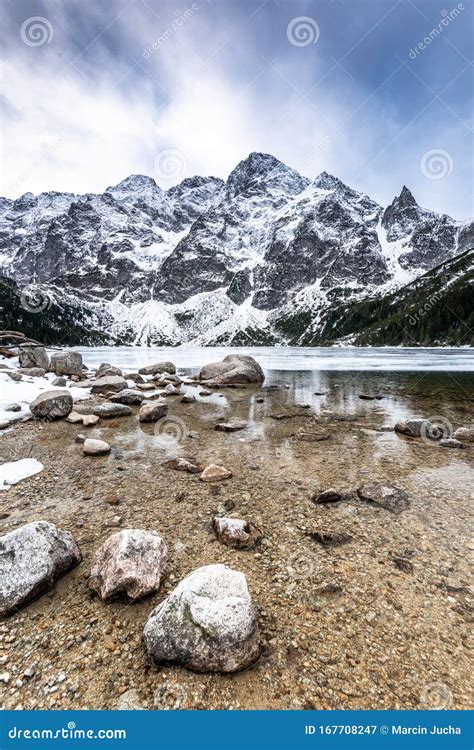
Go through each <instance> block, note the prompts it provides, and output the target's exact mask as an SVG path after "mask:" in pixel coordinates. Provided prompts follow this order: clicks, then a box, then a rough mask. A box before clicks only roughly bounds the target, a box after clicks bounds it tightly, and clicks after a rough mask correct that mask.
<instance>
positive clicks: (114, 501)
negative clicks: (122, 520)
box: [104, 495, 120, 505]
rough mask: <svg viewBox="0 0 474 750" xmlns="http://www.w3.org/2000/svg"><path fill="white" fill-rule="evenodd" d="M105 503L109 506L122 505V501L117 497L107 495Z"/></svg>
mask: <svg viewBox="0 0 474 750" xmlns="http://www.w3.org/2000/svg"><path fill="white" fill-rule="evenodd" d="M104 502H106V503H107V504H108V505H118V504H119V503H120V500H119V498H118V497H117V495H106V496H105V497H104Z"/></svg>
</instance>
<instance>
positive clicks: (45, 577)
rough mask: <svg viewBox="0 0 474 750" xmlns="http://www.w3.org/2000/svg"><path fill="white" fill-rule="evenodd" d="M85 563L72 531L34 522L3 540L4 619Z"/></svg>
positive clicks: (0, 610)
mask: <svg viewBox="0 0 474 750" xmlns="http://www.w3.org/2000/svg"><path fill="white" fill-rule="evenodd" d="M80 561H81V553H80V551H79V548H78V546H77V544H76V542H75V540H74V537H73V536H72V534H71V533H70V532H69V531H62V530H61V529H58V528H57V527H56V526H55V525H54V524H53V523H49V522H48V521H34V522H32V523H27V524H26V525H25V526H20V528H19V529H16V530H15V531H11V532H10V533H9V534H6V535H5V536H2V537H0V616H2V617H4V616H5V615H7V614H9V613H11V612H13V611H14V610H16V609H17V608H18V607H20V606H22V605H23V604H26V603H27V602H29V601H31V600H32V599H35V598H36V597H37V596H39V595H40V594H42V593H44V592H45V591H47V590H48V589H50V588H51V586H52V585H53V584H54V582H55V581H56V580H57V579H58V578H60V576H62V575H64V573H67V571H68V570H70V569H71V568H73V567H74V566H75V565H77V564H78V563H79V562H80Z"/></svg>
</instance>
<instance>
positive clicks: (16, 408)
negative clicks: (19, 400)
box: [5, 404, 21, 412]
mask: <svg viewBox="0 0 474 750" xmlns="http://www.w3.org/2000/svg"><path fill="white" fill-rule="evenodd" d="M5 411H13V412H17V411H21V406H20V404H8V406H5Z"/></svg>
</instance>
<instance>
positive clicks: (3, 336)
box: [0, 331, 58, 349]
mask: <svg viewBox="0 0 474 750" xmlns="http://www.w3.org/2000/svg"><path fill="white" fill-rule="evenodd" d="M9 340H10V341H11V340H13V341H16V343H14V344H6V343H5V344H4V343H3V342H4V341H9ZM21 344H27V345H28V346H45V344H41V343H40V342H39V341H36V339H30V338H29V336H25V334H24V333H21V332H20V331H0V346H1V347H2V349H16V347H17V346H20V345H21ZM57 348H58V347H56V346H48V349H57Z"/></svg>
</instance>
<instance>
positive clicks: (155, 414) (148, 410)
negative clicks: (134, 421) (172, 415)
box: [138, 401, 168, 422]
mask: <svg viewBox="0 0 474 750" xmlns="http://www.w3.org/2000/svg"><path fill="white" fill-rule="evenodd" d="M167 414H168V404H163V403H161V402H160V401H158V402H156V403H155V404H143V406H142V407H140V414H139V417H138V418H139V420H140V422H158V420H159V419H161V418H162V417H166V415H167Z"/></svg>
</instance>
